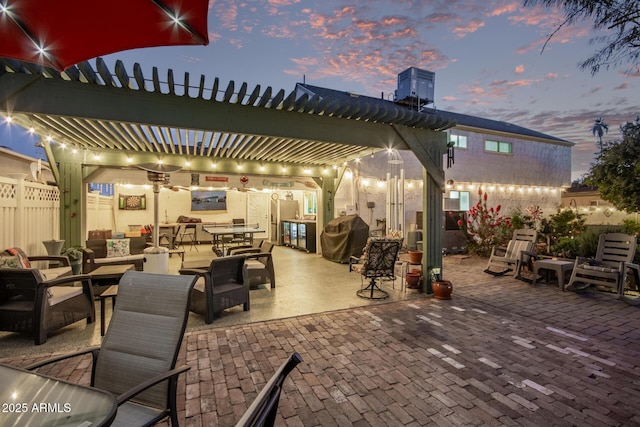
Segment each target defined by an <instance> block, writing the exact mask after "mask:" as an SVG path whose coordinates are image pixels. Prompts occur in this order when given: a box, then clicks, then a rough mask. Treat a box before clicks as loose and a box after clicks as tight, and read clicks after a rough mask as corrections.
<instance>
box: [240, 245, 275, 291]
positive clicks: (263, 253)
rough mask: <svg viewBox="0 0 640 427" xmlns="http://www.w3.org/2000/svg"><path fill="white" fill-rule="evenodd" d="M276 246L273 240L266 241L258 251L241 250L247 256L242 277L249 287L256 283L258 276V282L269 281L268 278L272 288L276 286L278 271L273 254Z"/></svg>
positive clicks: (241, 253)
mask: <svg viewBox="0 0 640 427" xmlns="http://www.w3.org/2000/svg"><path fill="white" fill-rule="evenodd" d="M274 246H275V245H274V244H273V243H271V242H264V243H263V244H262V246H261V247H260V249H259V250H258V251H257V252H255V251H249V250H247V251H241V252H240V255H244V257H245V261H244V267H243V270H242V277H243V279H244V283H245V284H246V285H249V287H251V285H253V284H254V283H256V280H255V279H256V278H257V279H258V281H257V283H267V279H268V280H269V283H270V284H271V288H272V289H273V288H275V287H276V271H275V267H274V265H273V256H272V255H271V252H272V251H273V247H274Z"/></svg>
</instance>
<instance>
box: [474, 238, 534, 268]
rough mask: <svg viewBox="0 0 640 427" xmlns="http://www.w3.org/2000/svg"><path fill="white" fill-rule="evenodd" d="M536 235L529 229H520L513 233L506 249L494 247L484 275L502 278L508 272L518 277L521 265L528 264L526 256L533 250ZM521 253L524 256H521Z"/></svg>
mask: <svg viewBox="0 0 640 427" xmlns="http://www.w3.org/2000/svg"><path fill="white" fill-rule="evenodd" d="M537 238H538V233H537V232H536V230H533V229H530V228H522V229H518V230H515V231H514V232H513V237H512V239H511V240H509V244H508V245H507V247H506V248H503V247H499V246H494V247H493V249H492V250H491V256H490V257H489V262H488V263H487V267H486V268H485V269H484V272H485V273H488V274H492V275H494V276H503V275H505V274H507V273H508V272H510V271H513V272H514V276H518V273H519V271H520V266H521V263H523V262H528V255H527V254H526V253H532V252H534V250H535V246H536V240H537ZM523 252H525V254H524V255H523Z"/></svg>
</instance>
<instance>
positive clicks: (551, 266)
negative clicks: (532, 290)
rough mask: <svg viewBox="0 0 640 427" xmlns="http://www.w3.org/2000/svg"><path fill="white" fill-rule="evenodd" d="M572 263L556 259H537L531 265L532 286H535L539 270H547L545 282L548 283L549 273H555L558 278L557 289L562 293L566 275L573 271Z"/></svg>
mask: <svg viewBox="0 0 640 427" xmlns="http://www.w3.org/2000/svg"><path fill="white" fill-rule="evenodd" d="M573 265H574V262H573V261H562V260H557V259H539V260H536V261H535V262H534V264H533V281H532V282H531V284H532V285H534V286H535V284H536V281H537V279H538V273H539V271H540V270H547V273H546V279H545V280H546V282H549V272H551V271H555V272H556V276H557V277H558V287H559V288H560V289H561V290H562V291H564V285H565V278H566V273H569V275H570V274H571V272H572V271H573Z"/></svg>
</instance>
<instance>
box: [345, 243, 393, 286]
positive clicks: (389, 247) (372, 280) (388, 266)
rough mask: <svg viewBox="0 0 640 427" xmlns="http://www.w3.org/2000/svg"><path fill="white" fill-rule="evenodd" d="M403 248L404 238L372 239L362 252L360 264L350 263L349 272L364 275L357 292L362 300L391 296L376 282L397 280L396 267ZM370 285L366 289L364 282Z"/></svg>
mask: <svg viewBox="0 0 640 427" xmlns="http://www.w3.org/2000/svg"><path fill="white" fill-rule="evenodd" d="M401 247H402V238H388V237H383V238H378V237H370V238H369V240H368V241H367V244H366V246H365V247H364V250H363V252H362V257H361V258H360V262H359V263H357V264H353V263H349V271H351V270H353V271H357V272H358V273H360V274H361V275H362V279H363V280H362V286H361V287H360V290H359V291H358V292H357V294H358V296H359V297H361V298H369V299H384V298H387V297H388V296H389V294H388V293H387V292H386V291H384V290H382V289H380V287H379V286H378V285H377V284H376V280H381V279H383V278H387V279H393V278H395V271H394V269H395V265H396V260H397V258H398V253H399V252H400V248H401ZM365 279H366V280H368V281H369V284H368V285H367V286H366V287H364V281H365Z"/></svg>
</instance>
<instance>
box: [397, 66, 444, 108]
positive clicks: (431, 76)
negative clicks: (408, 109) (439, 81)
mask: <svg viewBox="0 0 640 427" xmlns="http://www.w3.org/2000/svg"><path fill="white" fill-rule="evenodd" d="M435 81H436V73H434V72H433V71H427V70H421V69H419V68H415V67H411V68H407V69H406V70H404V71H403V72H401V73H400V74H398V89H397V90H396V92H395V102H398V103H401V104H407V105H414V106H416V107H417V108H418V109H420V107H421V106H423V105H426V104H431V103H433V101H434V100H435V99H434V90H435V88H434V87H435Z"/></svg>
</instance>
